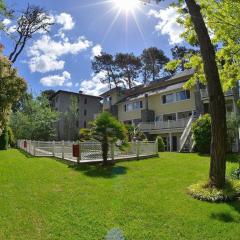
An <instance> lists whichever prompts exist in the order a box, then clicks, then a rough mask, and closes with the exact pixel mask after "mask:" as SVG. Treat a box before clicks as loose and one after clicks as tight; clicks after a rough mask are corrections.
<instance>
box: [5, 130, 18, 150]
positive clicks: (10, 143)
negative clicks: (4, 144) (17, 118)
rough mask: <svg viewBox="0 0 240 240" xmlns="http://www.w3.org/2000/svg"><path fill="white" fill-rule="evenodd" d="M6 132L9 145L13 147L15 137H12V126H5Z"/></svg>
mask: <svg viewBox="0 0 240 240" xmlns="http://www.w3.org/2000/svg"><path fill="white" fill-rule="evenodd" d="M7 132H8V142H9V145H10V146H11V147H15V146H16V141H15V137H14V134H13V131H12V128H10V127H7Z"/></svg>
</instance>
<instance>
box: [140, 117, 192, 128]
mask: <svg viewBox="0 0 240 240" xmlns="http://www.w3.org/2000/svg"><path fill="white" fill-rule="evenodd" d="M188 121H189V118H183V119H179V120H177V121H176V120H169V121H158V122H146V123H144V122H143V123H139V125H138V127H139V129H140V130H141V131H151V130H161V129H162V130H164V129H176V128H185V127H186V125H187V123H188Z"/></svg>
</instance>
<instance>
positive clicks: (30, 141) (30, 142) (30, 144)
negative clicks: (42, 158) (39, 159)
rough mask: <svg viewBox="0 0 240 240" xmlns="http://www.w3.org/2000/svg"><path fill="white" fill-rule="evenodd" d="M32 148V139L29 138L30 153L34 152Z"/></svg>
mask: <svg viewBox="0 0 240 240" xmlns="http://www.w3.org/2000/svg"><path fill="white" fill-rule="evenodd" d="M31 149H32V140H29V153H30V154H32V152H31Z"/></svg>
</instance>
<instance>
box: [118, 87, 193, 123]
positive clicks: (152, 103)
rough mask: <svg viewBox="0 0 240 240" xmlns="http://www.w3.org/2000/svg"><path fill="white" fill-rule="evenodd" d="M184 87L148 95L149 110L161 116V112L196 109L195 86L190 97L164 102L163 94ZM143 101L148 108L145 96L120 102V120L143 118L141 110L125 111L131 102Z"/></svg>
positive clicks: (144, 106)
mask: <svg viewBox="0 0 240 240" xmlns="http://www.w3.org/2000/svg"><path fill="white" fill-rule="evenodd" d="M181 90H184V89H182V88H181V89H177V90H174V91H168V92H164V93H161V94H160V93H159V94H155V95H150V96H149V97H148V108H149V110H153V111H154V112H155V116H159V115H161V114H169V113H177V112H185V111H194V110H196V104H195V88H192V89H191V90H190V99H188V100H184V101H179V102H173V103H165V104H163V103H162V96H163V95H166V94H171V93H176V92H179V91H181ZM137 101H142V103H143V108H142V109H145V108H146V104H145V98H139V99H137V100H134V101H127V102H123V103H120V104H118V118H119V120H120V121H122V122H125V121H130V120H134V119H141V110H142V109H139V110H134V111H128V112H125V109H124V106H125V105H126V104H128V103H131V102H137Z"/></svg>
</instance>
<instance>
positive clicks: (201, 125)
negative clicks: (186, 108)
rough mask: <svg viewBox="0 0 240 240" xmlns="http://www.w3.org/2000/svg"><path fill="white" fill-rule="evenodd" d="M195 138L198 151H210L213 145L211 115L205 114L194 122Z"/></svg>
mask: <svg viewBox="0 0 240 240" xmlns="http://www.w3.org/2000/svg"><path fill="white" fill-rule="evenodd" d="M192 132H193V139H194V141H195V143H196V151H198V152H200V153H209V152H210V145H211V117H210V115H209V114H205V115H203V116H202V117H200V118H199V119H198V120H197V121H196V122H194V123H193V124H192Z"/></svg>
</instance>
